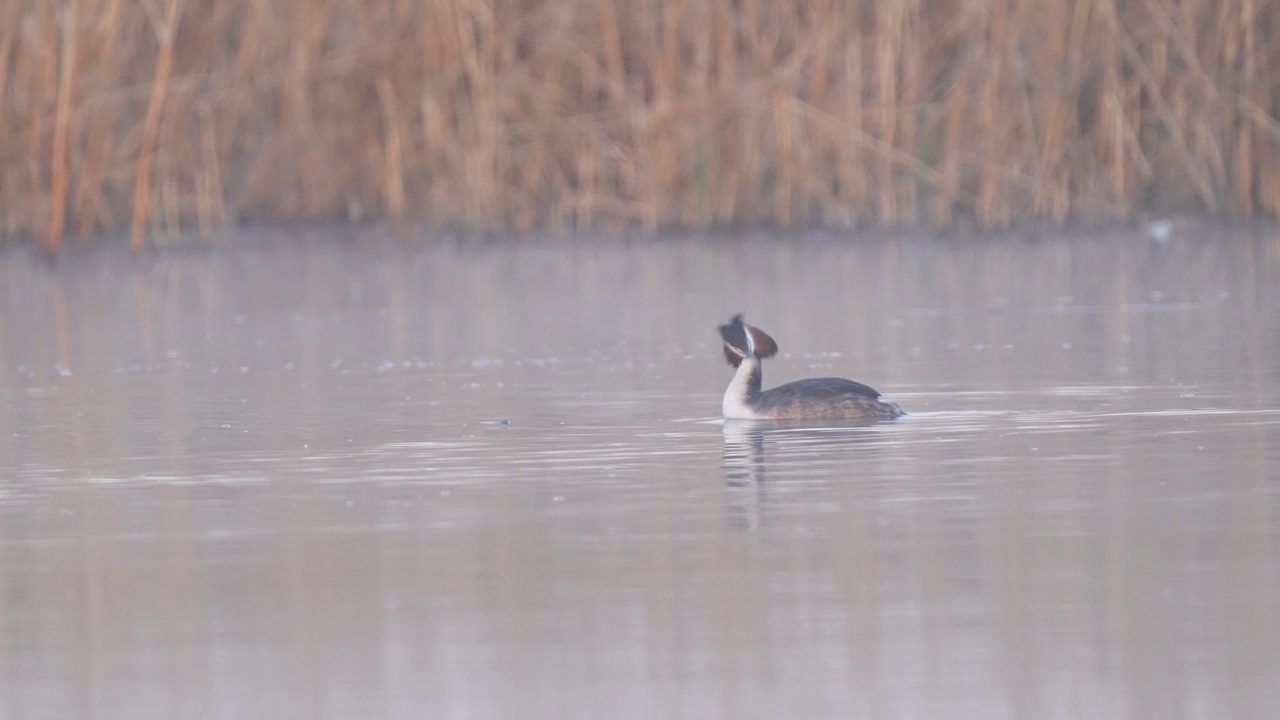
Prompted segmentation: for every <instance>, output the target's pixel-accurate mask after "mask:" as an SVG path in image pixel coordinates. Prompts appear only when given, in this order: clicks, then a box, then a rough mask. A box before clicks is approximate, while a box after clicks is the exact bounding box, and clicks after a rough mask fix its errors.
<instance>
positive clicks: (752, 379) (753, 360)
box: [719, 313, 904, 420]
mask: <svg viewBox="0 0 1280 720" xmlns="http://www.w3.org/2000/svg"><path fill="white" fill-rule="evenodd" d="M719 329H720V339H721V340H722V341H723V342H724V358H725V360H726V361H728V363H729V364H730V365H732V366H733V367H734V368H736V372H734V374H733V379H732V380H730V381H729V387H728V389H727V390H725V393H724V403H723V405H722V406H721V408H722V410H723V412H724V416H725V418H726V419H730V420H734V419H753V420H761V419H765V420H790V419H806V418H808V419H819V418H861V419H876V418H881V419H885V418H895V417H898V416H900V415H903V414H904V413H903V412H902V410H901V409H900V408H899V407H898V406H897V405H895V404H893V403H891V402H888V401H886V400H881V399H880V393H878V392H876V391H875V390H874V389H873V388H871V387H868V386H867V385H863V384H862V383H859V382H854V381H852V380H845V379H844V378H831V377H827V378H808V379H805V380H796V381H795V382H789V383H787V384H786V385H779V386H778V387H776V388H772V389H770V390H762V389H761V383H762V381H763V379H764V370H763V363H762V361H763V360H764V359H765V358H769V357H773V356H774V355H776V354H777V353H778V343H777V342H775V341H774V339H773V338H772V337H769V334H768V333H766V332H765V331H763V330H761V329H760V328H758V327H755V326H753V325H748V324H746V323H745V322H743V320H742V313H738V314H737V315H734V316H733V317H732V318H730V319H729V322H728V323H725V324H724V325H721V326H720V328H719Z"/></svg>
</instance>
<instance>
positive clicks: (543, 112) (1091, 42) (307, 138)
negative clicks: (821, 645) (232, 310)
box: [0, 0, 1280, 247]
mask: <svg viewBox="0 0 1280 720" xmlns="http://www.w3.org/2000/svg"><path fill="white" fill-rule="evenodd" d="M1277 32H1280V5H1278V4H1276V3H1274V2H1254V1H1253V0H1222V1H1221V2H1205V1H1204V0H1148V1H1145V2H1114V1H1112V0H1103V1H1101V2H1098V1H1096V0H1054V1H1052V2H1043V1H1042V0H1009V1H1007V2H968V1H965V0H939V1H937V2H920V1H919V0H883V1H879V2H843V1H838V0H817V1H814V2H796V3H785V2H784V3H777V2H767V1H764V0H743V1H740V2H729V1H728V0H718V1H714V2H704V1H702V0H675V1H671V2H658V1H657V0H636V1H634V2H612V1H609V0H558V1H555V2H530V1H529V0H495V1H494V2H473V1H470V0H449V1H444V2H417V1H412V0H372V1H366V0H238V1H235V2H222V1H221V0H145V1H143V2H121V1H120V0H57V1H46V0H10V1H9V2H6V3H4V4H3V8H0V127H2V128H4V132H3V133H0V233H3V236H4V237H7V238H28V239H33V240H42V241H44V242H46V243H48V244H49V246H50V247H53V246H57V245H58V244H59V243H60V242H61V240H62V238H63V237H65V236H70V237H74V238H78V239H81V240H85V239H87V238H90V237H93V236H94V234H95V233H97V232H100V231H105V232H106V233H119V232H128V233H129V234H130V235H131V238H132V240H133V242H134V244H135V245H141V244H143V243H144V242H145V241H146V240H148V239H153V240H158V241H173V240H175V239H178V238H183V237H191V236H211V235H214V234H215V233H217V232H218V231H219V230H220V229H221V228H224V227H226V226H227V225H228V224H231V223H236V222H240V221H332V220H386V221H390V222H392V223H393V224H395V225H397V226H399V227H414V226H419V225H422V226H428V227H432V228H437V229H439V228H451V229H463V230H475V229H481V230H489V231H512V230H514V231H527V230H531V229H552V230H579V231H587V230H592V229H598V228H619V227H644V228H649V229H655V228H662V229H674V228H684V229H689V228H703V227H709V226H725V227H739V226H744V225H745V226H812V225H822V226H826V227H832V228H849V227H867V226H901V225H906V226H924V227H931V228H956V227H961V228H964V227H977V228H999V227H1005V226H1008V225H1010V224H1015V223H1021V224H1026V223H1049V224H1059V223H1062V222H1065V221H1068V220H1072V219H1074V220H1080V221H1084V222H1090V223H1098V222H1107V221H1112V220H1132V219H1141V218H1142V217H1143V215H1144V214H1146V213H1159V214H1164V213H1206V214H1209V215H1229V216H1246V217H1254V216H1261V217H1275V215H1276V213H1277V209H1280V169H1278V168H1280V122H1277V117H1280V74H1277V73H1276V72H1275V71H1274V69H1275V68H1276V67H1277V66H1280V57H1278V56H1277V53H1280V43H1278V42H1276V33H1277Z"/></svg>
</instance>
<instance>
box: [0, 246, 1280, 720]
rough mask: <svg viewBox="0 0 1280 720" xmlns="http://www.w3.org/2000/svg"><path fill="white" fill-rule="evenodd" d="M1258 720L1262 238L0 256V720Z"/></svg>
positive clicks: (1278, 544) (1268, 489) (1277, 646)
mask: <svg viewBox="0 0 1280 720" xmlns="http://www.w3.org/2000/svg"><path fill="white" fill-rule="evenodd" d="M738 311H743V312H745V313H746V314H747V318H748V320H750V321H751V322H752V323H753V324H757V325H759V326H760V327H762V328H764V329H766V330H767V331H768V332H770V333H771V334H772V335H773V336H774V337H775V338H776V339H777V340H778V343H779V345H780V346H781V349H782V351H781V353H780V354H779V356H778V358H776V359H774V360H771V361H769V362H768V363H766V365H765V385H766V387H768V386H771V385H774V384H777V383H780V382H783V381H786V380H792V379H796V378H800V377H805V376H812V375H840V376H845V377H851V378H854V379H857V380H861V381H863V382H866V383H869V384H871V385H873V386H874V387H876V388H877V389H879V390H880V391H882V392H884V393H885V395H886V396H888V397H890V398H891V399H893V400H894V401H896V402H898V403H899V404H900V405H901V406H902V407H903V408H904V409H905V410H907V411H908V412H909V413H910V415H908V416H907V417H905V418H903V419H901V420H899V421H896V422H890V423H883V424H878V425H870V426H850V425H838V424H837V425H831V424H827V425H818V426H796V425H772V424H750V423H742V422H731V423H724V422H723V421H721V420H720V418H719V412H720V398H721V395H722V393H723V391H724V387H725V385H726V384H727V382H728V380H729V377H730V375H731V371H730V369H729V368H728V367H727V366H726V365H725V363H724V361H723V358H722V356H721V352H720V348H719V345H718V338H717V337H716V335H715V330H714V328H715V326H716V325H717V324H719V323H721V322H724V321H725V319H727V318H728V316H729V315H730V314H731V313H733V312H738ZM1277 716H1280V233H1277V231H1276V230H1275V229H1256V228H1249V229H1223V228H1214V229H1210V230H1205V229H1203V228H1195V227H1191V228H1187V227H1181V228H1179V229H1177V230H1175V232H1174V234H1173V237H1172V238H1170V239H1168V240H1167V241H1162V242H1155V241H1152V240H1150V239H1148V238H1147V237H1146V236H1145V235H1142V234H1137V233H1135V234H1125V233H1106V234H1100V235H1096V236H1084V235H1080V236H1074V237H1069V238H1062V237H1041V238H1035V239H1028V238H1005V239H998V240H968V239H945V240H944V239H852V240H851V239H843V238H833V237H823V236H805V237H794V238H785V237H784V238H765V237H737V238H728V237H714V238H711V237H707V238H684V239H656V240H654V239H646V240H632V241H622V240H603V241H585V240H583V241H575V242H564V241H550V240H529V241H520V242H501V243H473V244H472V243H462V244H458V243H448V242H436V241H434V240H431V241H421V242H412V243H398V242H395V241H388V240H384V239H380V238H377V237H355V236H346V235H344V234H343V233H342V232H341V231H333V230H312V231H298V232H289V233H285V232H276V231H253V232H249V233H246V235H245V236H244V237H241V238H237V239H235V240H234V241H232V242H227V243H224V244H221V245H218V246H216V247H213V248H209V249H186V250H176V251H170V252H165V253H162V254H159V255H154V256H149V257H137V258H135V257H130V256H128V255H127V254H126V253H123V252H117V251H114V250H93V251H85V252H81V253H73V255H72V256H71V257H69V258H65V259H64V261H63V262H61V263H59V264H57V265H55V266H50V265H47V264H44V263H42V262H41V261H39V260H38V259H35V258H33V257H32V256H29V255H28V254H27V253H26V252H25V251H23V250H19V249H13V248H10V249H8V250H5V251H2V252H0V717H3V718H20V719H24V720H25V719H26V718H59V719H60V718H206V717H208V718H248V717H262V718H514V717H520V718H747V717H751V718H782V717H788V718H835V717H848V718H928V719H933V718H975V719H977V718H980V719H982V720H991V719H1000V718H1010V719H1017V718H1091V719H1098V718H1103V719H1107V718H1162V719H1170V718H1173V719H1176V718H1214V719H1217V718H1274V717H1277Z"/></svg>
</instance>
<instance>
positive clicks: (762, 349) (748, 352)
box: [720, 313, 778, 367]
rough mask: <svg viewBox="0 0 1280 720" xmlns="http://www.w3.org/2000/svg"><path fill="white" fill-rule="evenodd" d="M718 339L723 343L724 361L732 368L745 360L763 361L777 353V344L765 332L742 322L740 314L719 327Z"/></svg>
mask: <svg viewBox="0 0 1280 720" xmlns="http://www.w3.org/2000/svg"><path fill="white" fill-rule="evenodd" d="M720 339H721V340H723V341H724V359H725V360H727V361H728V362H729V364H730V365H732V366H734V367H738V366H739V365H741V364H742V361H743V360H745V359H746V358H751V357H754V358H761V359H763V358H768V357H773V356H774V355H776V354H777V353H778V343H776V342H774V340H773V338H771V337H769V335H768V333H766V332H765V331H763V330H761V329H760V328H758V327H754V326H751V325H748V324H746V323H745V322H743V321H742V313H738V314H737V315H734V316H733V317H731V318H729V322H727V323H725V324H724V325H721V326H720Z"/></svg>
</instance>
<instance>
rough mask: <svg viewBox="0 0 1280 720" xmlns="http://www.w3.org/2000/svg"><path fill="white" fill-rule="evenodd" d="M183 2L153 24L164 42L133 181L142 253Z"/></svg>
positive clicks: (132, 237)
mask: <svg viewBox="0 0 1280 720" xmlns="http://www.w3.org/2000/svg"><path fill="white" fill-rule="evenodd" d="M182 2H183V0H166V1H165V9H164V18H163V20H160V21H159V22H153V25H154V31H155V34H156V37H157V39H158V40H159V41H160V54H159V57H158V58H157V60H156V69H155V76H154V77H153V79H152V83H151V100H150V102H149V103H148V104H147V115H146V119H145V120H143V124H142V146H141V148H140V149H139V151H138V172H137V174H136V175H135V176H134V181H133V227H132V230H131V231H130V233H129V247H131V248H133V249H134V250H138V249H140V248H141V247H142V241H143V239H144V238H145V236H146V231H147V218H148V214H149V210H150V198H151V171H152V168H154V167H155V156H156V150H157V148H156V143H157V142H158V140H159V134H160V117H161V114H162V113H163V112H164V102H165V98H166V96H167V95H168V91H169V75H170V73H171V72H172V70H173V45H174V41H175V40H176V39H177V36H178V19H179V17H180V16H181V12H182Z"/></svg>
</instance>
